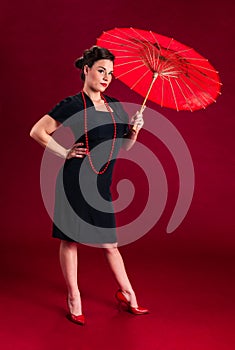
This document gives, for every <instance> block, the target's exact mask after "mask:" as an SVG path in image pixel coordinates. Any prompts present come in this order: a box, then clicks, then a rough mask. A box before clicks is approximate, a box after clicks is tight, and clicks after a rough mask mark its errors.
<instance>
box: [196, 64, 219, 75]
mask: <svg viewBox="0 0 235 350" xmlns="http://www.w3.org/2000/svg"><path fill="white" fill-rule="evenodd" d="M190 65H191V66H193V67H197V68H202V69H205V70H208V71H209V72H213V73H216V74H218V73H219V72H217V71H216V70H215V69H211V68H206V67H203V66H199V65H198V64H194V63H190Z"/></svg>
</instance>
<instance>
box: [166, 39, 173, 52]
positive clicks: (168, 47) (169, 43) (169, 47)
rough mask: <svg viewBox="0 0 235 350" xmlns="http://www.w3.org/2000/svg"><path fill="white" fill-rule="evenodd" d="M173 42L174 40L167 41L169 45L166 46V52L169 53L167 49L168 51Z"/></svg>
mask: <svg viewBox="0 0 235 350" xmlns="http://www.w3.org/2000/svg"><path fill="white" fill-rule="evenodd" d="M173 41H174V39H173V38H171V40H170V41H169V44H168V46H167V48H166V49H167V51H169V49H170V46H171V43H172V42H173Z"/></svg>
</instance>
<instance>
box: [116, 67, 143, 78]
mask: <svg viewBox="0 0 235 350" xmlns="http://www.w3.org/2000/svg"><path fill="white" fill-rule="evenodd" d="M144 66H145V64H144V63H143V64H141V65H140V66H137V67H134V68H132V69H130V70H128V71H126V72H124V73H122V74H120V75H117V76H116V78H120V77H122V76H124V75H126V74H128V73H130V72H133V71H134V70H136V69H138V68H141V67H144Z"/></svg>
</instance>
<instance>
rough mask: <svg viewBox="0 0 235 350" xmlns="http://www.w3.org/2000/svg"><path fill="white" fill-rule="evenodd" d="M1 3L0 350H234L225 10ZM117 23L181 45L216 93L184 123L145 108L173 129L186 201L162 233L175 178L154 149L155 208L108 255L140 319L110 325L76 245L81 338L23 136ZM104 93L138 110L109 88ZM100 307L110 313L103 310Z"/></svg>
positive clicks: (89, 253) (91, 259) (101, 276)
mask: <svg viewBox="0 0 235 350" xmlns="http://www.w3.org/2000/svg"><path fill="white" fill-rule="evenodd" d="M1 7H2V11H1V16H2V21H1V34H2V35H1V56H0V59H1V68H2V69H1V80H2V84H1V97H2V102H1V118H2V122H1V124H2V133H1V141H2V147H1V149H2V156H1V161H2V172H1V182H2V185H3V186H2V196H1V197H2V208H1V211H2V219H1V248H2V253H1V258H2V260H3V262H2V265H1V266H2V267H3V266H4V268H3V269H2V281H3V288H2V300H3V301H4V308H3V313H2V314H3V315H4V316H3V317H1V322H3V325H1V329H2V330H1V332H2V333H3V336H4V338H3V339H4V340H3V341H4V344H5V345H4V349H40V350H41V349H49V348H55V347H56V346H57V348H59V349H60V348H61V349H62V348H63V349H72V348H73V349H74V341H75V342H76V347H77V348H78V349H85V350H87V349H95V348H101V347H102V348H103V349H116V348H120V347H122V348H124V349H125V348H128V349H138V350H139V349H143V348H145V346H146V347H147V348H148V349H151V350H152V349H163V350H167V349H180V350H183V349H187V350H191V349H199V348H200V349H233V348H234V346H233V345H232V344H233V343H232V342H233V341H234V338H233V339H232V332H231V330H232V329H233V328H234V319H233V316H232V315H233V312H234V301H233V295H234V294H233V293H234V288H235V286H234V282H233V277H234V248H235V235H234V233H235V229H234V194H235V193H234V127H235V121H234V112H233V100H234V96H233V90H234V89H233V83H234V81H235V79H234V78H235V77H234V68H233V61H234V55H233V54H234V49H233V41H234V29H233V26H234V18H233V17H232V14H233V13H234V4H233V2H232V1H229V0H226V1H223V2H216V1H210V0H204V1H202V0H199V1H197V2H186V1H183V0H181V1H173V0H166V1H165V2H162V1H161V2H160V1H150V0H146V1H144V2H137V1H129V2H127V1H123V0H119V1H117V2H111V1H106V0H103V1H102V2H95V1H89V2H87V3H86V2H79V1H75V0H67V1H65V0H57V1H55V0H48V1H43V0H40V1H38V0H35V1H33V2H30V1H28V0H25V1H21V2H19V1H11V2H10V3H9V2H6V1H4V2H3V3H2V5H1ZM130 26H133V27H136V28H141V29H149V30H152V31H154V32H157V33H160V34H162V35H166V36H171V37H173V38H175V39H176V40H178V41H181V42H182V43H184V44H186V45H188V46H191V47H194V48H195V49H196V50H197V51H198V52H199V53H200V54H202V55H203V56H205V57H206V58H208V59H209V61H210V62H211V63H212V65H213V66H214V67H215V68H216V69H218V71H219V73H220V78H221V81H222V83H223V86H222V95H221V96H220V97H219V98H218V100H217V103H216V104H213V105H211V106H209V107H208V108H207V109H206V110H202V111H197V112H194V113H191V112H178V113H177V112H176V111H172V110H168V109H161V108H160V107H159V106H157V105H154V104H153V103H149V107H152V108H154V109H156V110H158V111H159V112H160V113H162V114H163V115H164V116H165V117H167V118H168V119H169V120H170V121H171V122H172V123H173V124H174V125H175V126H176V128H177V129H178V130H179V131H180V133H181V135H182V136H183V138H184V139H185V141H186V143H187V145H188V148H189V150H190V152H191V156H192V159H193V163H194V167H195V176H196V184H195V194H194V198H193V201H192V205H191V207H190V210H189V213H188V215H187V216H186V218H185V219H184V221H183V222H182V224H181V225H180V227H179V228H178V229H177V230H176V231H175V232H174V233H173V234H171V235H167V234H166V233H165V229H166V226H167V223H168V220H169V217H170V215H171V212H172V210H173V207H174V203H175V200H176V196H177V181H176V177H177V172H176V170H175V168H174V163H173V161H172V159H171V158H170V155H169V154H168V152H167V150H166V149H165V148H164V147H163V146H162V145H161V144H159V145H158V144H156V146H157V147H156V154H157V155H158V157H159V159H160V160H161V162H162V164H163V165H164V168H165V171H166V174H167V177H168V182H169V198H168V202H167V206H166V210H165V211H164V213H163V216H162V218H161V220H160V221H159V222H158V224H157V225H156V226H155V227H154V229H153V230H152V231H151V232H150V233H148V234H147V235H146V236H144V237H143V238H142V239H140V240H139V241H137V242H136V243H134V244H132V245H130V246H126V247H123V248H121V251H122V254H123V256H124V259H125V261H126V265H127V267H128V271H130V275H131V277H132V280H133V283H134V284H135V285H136V289H137V291H138V294H139V295H140V298H141V300H143V302H144V301H145V303H146V304H148V306H149V307H150V308H151V309H152V313H151V314H150V315H148V316H146V317H145V318H144V319H143V318H141V319H139V318H134V319H133V318H132V317H131V316H130V315H128V314H126V313H124V316H120V315H119V316H118V317H116V316H115V315H116V313H117V311H116V310H114V307H113V294H112V293H113V291H114V289H113V288H114V286H113V285H112V282H110V281H109V278H110V276H109V271H106V269H107V267H106V266H105V263H104V261H103V260H102V258H100V251H98V250H95V251H94V249H91V248H88V247H85V246H82V247H81V248H80V250H81V253H80V254H81V260H82V263H81V265H82V266H81V274H80V275H81V284H82V285H83V286H84V287H83V288H84V295H88V297H87V298H88V299H87V300H86V299H85V301H86V303H87V306H86V308H87V316H88V317H89V319H90V328H89V325H88V326H87V327H86V328H85V329H81V327H80V328H79V329H78V327H76V326H74V325H70V324H69V323H68V322H67V320H65V321H64V312H65V310H64V309H63V308H62V306H63V302H62V300H63V298H64V296H63V295H64V293H65V289H64V284H63V280H62V276H61V274H60V270H59V266H58V262H57V248H58V242H57V241H55V240H52V239H51V237H50V235H51V232H50V231H51V221H50V219H49V217H48V215H47V212H46V211H45V209H44V206H43V203H42V200H41V194H40V184H39V172H40V162H41V157H42V154H43V149H42V148H40V146H39V145H38V144H36V142H34V141H33V140H32V139H30V137H29V131H30V129H31V127H32V125H33V124H34V123H35V122H36V121H37V120H38V119H39V118H40V117H41V116H42V115H44V114H45V113H46V112H47V111H48V110H50V108H51V107H53V106H54V105H55V103H57V102H58V101H59V100H61V99H62V98H64V97H66V96H68V95H72V94H75V93H77V92H78V91H79V90H80V88H81V82H80V77H79V74H78V72H77V71H76V70H75V68H74V66H73V61H74V60H75V58H77V57H78V56H80V55H81V54H82V52H83V50H84V49H85V48H88V47H90V46H91V45H93V44H95V42H96V38H97V37H98V36H99V35H100V34H101V33H102V31H103V30H109V29H112V28H114V27H130ZM109 94H110V95H111V96H115V97H117V98H118V99H119V100H121V101H127V102H135V103H141V102H142V98H141V97H140V96H138V95H137V94H135V93H134V92H132V91H130V90H129V89H128V88H127V87H126V86H124V85H123V84H122V83H121V82H119V81H114V82H113V84H112V86H111V87H110V89H109ZM142 140H143V142H144V135H142ZM146 142H147V140H146ZM168 160H169V161H168ZM130 170H131V169H130ZM97 269H98V271H97ZM106 274H107V278H106ZM101 280H102V283H101V282H100V281H101ZM98 287H99V288H98ZM96 288H98V289H97V291H96ZM92 293H93V294H92ZM107 298H108V301H109V303H108V304H107V305H105V306H104V305H102V303H105V300H107ZM89 303H90V304H89ZM97 303H98V304H99V305H98V306H97ZM61 305H62V306H61ZM112 308H113V309H112ZM110 309H112V311H111V315H112V322H111V323H110V319H109V317H111V316H110V314H109V312H110ZM121 315H123V314H121ZM13 326H14V328H16V330H15V331H14V332H13V333H12V327H13ZM121 327H123V328H121ZM119 329H120V330H119ZM9 332H10V333H9ZM102 332H103V333H102ZM78 333H79V336H78ZM9 334H10V335H9ZM91 334H92V335H93V337H91ZM101 334H102V336H101ZM45 337H47V338H49V337H50V339H48V341H46V340H45V339H44V338H45ZM58 340H59V342H58ZM113 342H115V343H114V344H113ZM58 344H59V345H58ZM146 344H148V345H146ZM125 346H126V347H125Z"/></svg>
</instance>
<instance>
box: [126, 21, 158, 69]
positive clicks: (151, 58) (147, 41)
mask: <svg viewBox="0 0 235 350" xmlns="http://www.w3.org/2000/svg"><path fill="white" fill-rule="evenodd" d="M130 29H131V30H132V31H133V32H134V33H135V34H137V35H138V36H139V37H140V38H141V39H142V40H143V41H139V42H140V44H141V45H144V46H145V47H146V48H147V50H148V53H149V55H147V54H146V58H147V59H148V60H149V61H150V62H151V63H152V64H151V66H152V67H154V55H153V56H152V55H151V51H150V47H149V46H148V45H146V43H148V44H150V45H151V46H152V47H154V46H153V44H152V43H151V42H150V41H149V40H147V39H146V38H145V37H144V36H142V35H141V34H140V33H139V32H137V31H136V30H135V29H134V28H132V27H130ZM137 40H138V39H137ZM139 40H140V39H139Z"/></svg>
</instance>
